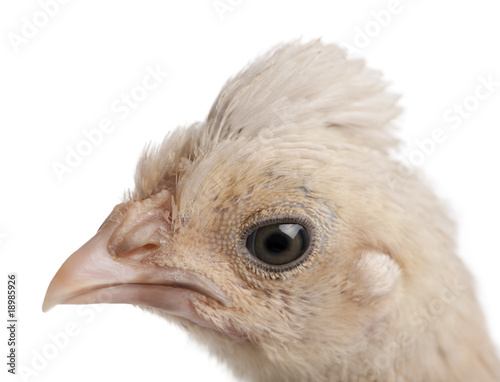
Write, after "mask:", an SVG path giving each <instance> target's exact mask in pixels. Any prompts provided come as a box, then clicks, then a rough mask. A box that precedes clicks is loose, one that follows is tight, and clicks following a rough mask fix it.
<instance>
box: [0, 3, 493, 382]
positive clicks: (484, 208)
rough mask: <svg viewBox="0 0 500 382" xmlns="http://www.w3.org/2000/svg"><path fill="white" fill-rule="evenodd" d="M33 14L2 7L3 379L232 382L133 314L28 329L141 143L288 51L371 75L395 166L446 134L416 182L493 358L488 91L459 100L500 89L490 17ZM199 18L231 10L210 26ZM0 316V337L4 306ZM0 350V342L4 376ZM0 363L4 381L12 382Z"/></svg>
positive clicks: (101, 7)
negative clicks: (437, 208)
mask: <svg viewBox="0 0 500 382" xmlns="http://www.w3.org/2000/svg"><path fill="white" fill-rule="evenodd" d="M46 3H49V0H41V1H9V2H6V1H4V2H2V3H1V5H0V26H1V32H2V35H3V38H2V40H1V43H0V132H1V133H0V134H1V135H0V171H1V172H0V174H1V189H0V193H1V194H0V196H1V197H0V235H1V236H0V240H1V242H0V267H1V272H0V273H1V276H0V277H1V279H2V281H1V282H0V293H2V294H3V293H5V295H6V292H5V290H6V283H7V280H6V274H7V272H17V275H18V280H19V284H18V285H19V290H18V296H19V299H18V303H19V317H20V321H19V327H18V336H19V346H18V351H19V357H18V367H19V366H20V365H23V366H25V367H26V368H30V369H32V370H33V372H34V373H35V372H36V375H32V376H29V377H26V378H24V380H28V381H51V382H57V381H66V380H71V381H75V382H78V381H88V380H98V381H104V380H115V381H136V380H155V381H162V380H163V381H197V380H207V381H211V380H213V381H215V380H217V381H233V380H234V379H233V378H232V377H231V376H230V373H229V372H228V371H226V370H225V368H224V367H223V366H222V365H219V364H217V362H216V361H215V360H213V359H211V358H210V356H209V355H208V354H207V353H206V352H205V351H204V349H201V348H198V347H197V345H195V344H193V343H192V342H190V340H189V339H188V337H187V336H186V335H185V334H184V333H183V332H182V331H181V330H179V329H177V328H176V327H173V326H171V325H170V324H169V323H166V322H164V321H163V320H161V319H159V318H157V317H155V316H152V315H149V314H146V313H144V312H143V311H141V310H140V309H137V308H134V307H132V306H118V305H113V306H99V307H96V308H92V307H86V309H87V310H85V311H83V312H78V311H77V309H76V307H73V306H58V307H56V308H55V309H53V310H52V311H50V312H49V313H45V314H43V313H42V312H41V304H42V300H43V297H44V294H45V290H46V288H47V286H48V284H49V282H50V280H51V278H52V276H53V275H54V273H55V272H56V271H57V269H58V268H59V266H60V265H61V264H62V262H63V261H64V260H65V259H66V257H67V256H68V255H70V254H71V253H72V252H73V251H74V250H76V249H77V248H78V247H79V246H80V245H81V244H83V243H84V242H85V241H86V240H87V239H88V238H90V237H91V236H92V235H93V234H94V233H95V231H96V230H97V228H98V227H99V226H100V224H101V222H102V221H103V219H104V218H105V217H106V216H107V215H108V213H109V212H110V211H111V209H112V207H113V206H114V205H115V204H116V203H118V202H120V200H121V196H122V194H123V191H124V190H125V189H127V188H129V187H132V185H133V183H132V182H133V173H134V169H135V162H136V160H137V158H138V155H139V154H140V152H141V150H142V149H143V147H144V145H145V143H147V142H148V141H150V140H153V141H156V142H158V141H159V140H160V139H162V137H163V136H164V135H165V134H166V132H167V131H168V130H169V129H173V128H175V127H176V126H178V125H185V124H189V123H191V122H194V121H197V120H201V119H203V118H204V117H205V116H206V113H207V112H208V110H209V107H210V105H211V103H212V102H213V100H214V98H215V97H216V95H217V93H218V91H219V89H220V87H221V86H222V85H223V83H224V82H225V81H226V79H227V78H228V77H229V76H231V75H233V74H235V73H236V72H237V71H238V70H239V69H240V68H241V67H242V66H243V65H245V64H246V63H247V62H248V61H250V60H251V59H253V58H254V57H256V56H257V55H258V54H261V53H263V52H265V51H266V50H267V49H268V48H270V47H272V46H274V45H275V44H277V43H279V42H283V41H289V40H292V39H295V38H300V37H302V38H303V40H304V41H307V40H310V39H312V38H317V37H321V38H322V39H323V40H324V41H325V42H337V43H347V44H350V45H351V46H353V47H356V43H357V45H358V48H360V49H357V52H355V53H354V54H355V55H356V56H362V57H365V58H366V59H367V61H368V64H369V65H370V66H371V67H374V68H377V69H380V70H382V71H383V72H384V73H385V77H386V78H387V80H389V81H390V82H391V83H392V89H393V90H394V91H396V92H399V93H401V94H402V95H403V97H402V99H401V105H402V106H403V107H404V108H405V113H404V114H403V116H402V117H401V118H400V119H399V121H398V124H399V125H400V126H401V128H402V136H403V137H404V139H405V140H407V141H408V142H409V145H408V149H407V152H408V153H411V152H412V150H416V149H418V146H417V145H416V144H415V140H423V139H426V138H429V137H430V136H431V134H432V131H433V130H434V129H436V128H443V129H444V130H445V131H446V134H447V140H446V141H445V142H443V143H439V144H436V145H435V148H434V150H433V152H431V153H430V154H429V155H428V156H426V159H425V160H424V161H423V162H424V163H423V164H422V165H421V166H420V167H422V168H423V169H424V171H425V172H426V173H427V175H428V177H429V178H430V179H431V181H432V182H433V183H434V186H435V188H436V189H437V191H438V193H439V194H440V195H441V196H442V197H443V198H445V199H446V200H448V201H449V205H450V208H451V210H452V211H453V214H454V216H455V217H456V219H457V220H458V222H459V227H460V229H459V250H460V255H461V256H462V258H463V259H464V260H465V262H466V263H467V264H468V266H469V267H470V269H471V270H472V272H473V273H474V275H475V276H476V279H477V287H478V294H479V298H480V300H481V303H482V305H483V307H484V310H485V312H486V316H487V320H488V324H489V328H490V329H491V332H492V335H493V337H494V339H495V342H496V344H497V345H498V344H500V308H499V304H498V302H499V299H498V292H499V290H500V277H499V276H498V270H499V266H500V249H499V245H498V237H499V234H500V232H499V228H500V224H499V223H498V221H499V216H500V202H499V199H498V196H499V195H500V183H499V182H498V178H499V176H498V174H499V164H500V150H498V145H499V138H500V133H499V127H500V114H499V112H498V111H499V109H500V108H499V106H500V94H499V93H500V87H499V86H496V87H495V88H494V89H493V91H492V94H490V96H489V97H488V99H485V100H481V101H479V102H478V103H477V105H476V104H474V100H473V99H470V97H473V96H474V93H475V89H476V87H477V86H478V84H479V83H480V82H479V80H478V78H479V77H480V76H482V77H483V78H485V79H487V78H488V76H492V78H493V79H494V80H496V81H497V82H498V81H500V49H499V46H500V44H499V36H500V23H499V22H498V15H499V14H500V12H499V9H498V7H497V2H496V1H494V0H491V1H486V0H475V1H452V0H441V1H431V0H419V1H417V0H414V1H410V0H401V1H400V2H399V6H398V7H396V9H397V11H399V12H398V13H396V14H392V16H391V18H390V20H389V19H388V18H387V17H386V18H385V19H381V18H380V16H376V15H381V13H380V11H381V10H384V9H385V10H387V9H388V7H389V1H352V2H347V1H343V2H340V1H337V2H333V1H294V2H290V1H284V0H280V1H273V2H270V1H264V0H248V1H246V0H242V1H236V0H223V1H219V2H213V1H212V0H206V1H184V2H183V1H175V2H174V1H171V2H166V1H153V0H149V1H140V2H139V1H135V2H132V1H123V0H122V1H119V0H114V1H111V0H108V1H105V2H104V1H97V0H87V1H69V2H68V3H67V4H64V5H59V9H56V10H54V8H52V11H51V13H52V15H51V16H44V15H43V14H40V12H45V14H47V11H43V10H42V6H41V4H46ZM214 3H219V4H233V5H229V7H230V8H231V10H230V11H227V12H225V13H224V14H223V15H222V17H221V16H220V15H219V14H218V13H217V11H216V10H215V8H214ZM373 11H375V12H376V13H372V12H373ZM382 14H383V13H382ZM377 19H378V21H377ZM33 21H35V22H36V23H38V25H41V26H40V27H39V28H37V31H35V32H33V30H31V32H32V34H34V35H33V36H31V37H29V38H26V40H23V42H22V43H19V40H17V41H18V44H16V43H13V42H12V41H14V40H15V35H17V36H21V37H22V36H23V31H24V32H25V33H27V29H28V32H29V28H27V27H26V26H25V25H26V23H27V22H28V23H29V22H33ZM374 23H378V24H377V25H378V26H377V25H376V24H374ZM43 24H46V25H43ZM381 24H385V25H381ZM360 31H361V32H360ZM363 31H367V32H369V34H371V36H367V37H364V38H363V37H362V36H361V33H364V32H363ZM13 36H14V37H13ZM13 39H14V40H13ZM360 43H364V45H365V46H363V47H361V46H360ZM157 65H159V67H160V68H161V69H162V70H163V71H165V72H168V76H167V77H166V78H165V79H164V80H163V81H162V82H161V84H160V85H159V86H158V87H157V89H155V90H152V91H149V92H148V93H147V94H146V96H145V99H144V100H143V101H142V102H141V103H140V104H139V105H138V106H137V107H136V108H135V109H134V110H132V112H131V113H130V115H129V116H128V117H127V118H120V117H121V116H123V115H120V114H118V113H116V112H114V111H113V110H112V109H111V106H112V104H113V102H115V100H117V99H119V97H120V94H121V93H129V92H130V91H131V89H133V88H134V87H135V86H136V85H140V84H141V82H142V79H143V77H144V76H145V75H146V73H147V72H146V68H147V67H148V66H150V67H152V68H155V67H156V66H157ZM467 97H469V98H467ZM464 100H467V101H465V102H470V105H472V106H473V107H474V109H475V110H474V111H472V112H471V113H470V116H469V117H467V118H463V119H462V120H461V126H460V127H459V128H458V129H455V130H452V129H451V128H450V127H451V124H450V123H449V122H447V121H445V120H443V113H445V112H447V110H448V109H449V108H450V107H453V105H454V104H455V103H458V104H461V103H463V102H464ZM104 118H111V119H112V120H113V121H114V122H115V124H116V128H115V130H114V131H113V132H111V133H108V134H105V135H104V137H103V140H102V142H101V143H100V144H98V145H96V146H94V147H93V150H92V153H91V154H90V155H88V156H86V157H84V158H83V159H82V163H81V164H79V165H78V166H76V167H75V168H74V169H73V170H72V172H70V173H66V174H64V175H63V177H62V180H61V181H60V180H59V179H58V177H57V176H56V174H55V172H54V170H53V168H52V165H53V162H60V163H63V164H64V162H65V157H66V155H67V150H68V147H70V148H75V147H76V145H78V144H79V142H81V141H82V140H83V139H84V138H85V137H84V135H83V130H84V129H86V130H91V129H95V128H97V127H98V125H99V122H100V121H101V120H102V119H104ZM414 155H416V154H414ZM0 300H2V301H4V302H3V303H2V304H1V305H2V308H1V309H0V312H1V313H0V317H1V319H2V320H4V317H5V315H6V310H5V307H6V302H5V301H6V298H5V297H2V298H0ZM97 308H99V310H101V311H99V312H97V311H96V310H95V309H97ZM68 323H69V324H70V325H73V326H74V327H75V328H76V329H75V330H76V331H77V332H78V334H77V335H76V336H74V337H72V338H71V339H70V340H68V341H67V343H63V344H62V345H60V346H59V347H58V348H55V347H54V346H55V345H54V344H53V341H52V340H51V339H50V335H59V336H61V335H60V333H62V332H64V330H65V328H66V326H67V325H68ZM0 326H1V327H2V328H3V327H4V323H3V321H2V324H1V325H0ZM4 338H5V339H6V338H7V331H6V330H4V329H2V334H0V339H1V340H0V349H1V351H0V354H1V355H2V360H3V359H4V353H5V352H6V351H7V345H6V341H4ZM54 349H55V351H54ZM44 352H45V353H46V354H49V355H50V357H51V358H52V359H49V360H46V362H43V361H42V360H41V359H40V356H37V354H39V353H42V354H43V353H44ZM45 358H46V357H45ZM1 364H2V365H1V366H0V375H1V377H0V379H1V380H2V381H4V380H6V379H4V378H5V376H6V375H7V376H8V377H10V375H8V374H7V373H6V365H5V363H4V361H2V362H1ZM9 380H23V379H22V378H21V377H19V376H16V377H12V378H9Z"/></svg>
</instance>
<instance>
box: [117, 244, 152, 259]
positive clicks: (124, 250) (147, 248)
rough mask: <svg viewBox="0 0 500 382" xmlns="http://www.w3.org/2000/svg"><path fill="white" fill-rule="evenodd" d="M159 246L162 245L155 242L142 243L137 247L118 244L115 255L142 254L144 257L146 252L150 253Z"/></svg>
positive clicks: (131, 255) (130, 255)
mask: <svg viewBox="0 0 500 382" xmlns="http://www.w3.org/2000/svg"><path fill="white" fill-rule="evenodd" d="M120 244H121V243H120ZM159 247H160V246H159V245H158V244H154V243H148V244H144V245H141V246H140V247H136V248H131V247H130V246H128V245H118V247H116V248H115V256H117V257H133V256H138V255H140V256H141V257H142V256H143V255H146V254H149V253H151V252H153V251H156V250H157V249H158V248H159Z"/></svg>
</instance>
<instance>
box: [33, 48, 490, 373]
mask: <svg viewBox="0 0 500 382" xmlns="http://www.w3.org/2000/svg"><path fill="white" fill-rule="evenodd" d="M386 87H387V86H386V84H385V82H384V81H383V80H382V79H381V75H380V74H379V73H378V72H375V71H372V70H370V69H367V68H366V66H365V64H364V62H363V61H362V60H353V59H348V58H347V57H346V54H345V53H344V51H343V50H342V49H340V48H338V47H336V46H334V45H327V44H323V43H322V42H320V41H313V42H310V43H300V42H292V43H289V44H285V45H281V46H279V47H277V48H275V49H273V50H272V51H271V52H269V53H267V54H265V55H264V56H263V57H261V58H259V59H257V60H256V61H255V62H253V63H252V64H251V65H249V66H248V67H246V68H245V69H244V70H243V71H241V72H240V73H239V74H238V75H237V76H235V77H234V78H232V79H231V80H230V81H228V82H227V84H226V85H225V86H224V87H223V89H222V91H221V93H220V95H219V96H218V98H217V100H216V101H215V103H214V105H213V107H212V109H211V110H210V112H209V115H208V117H207V119H206V120H205V121H204V122H202V123H196V124H194V125H192V126H189V127H186V128H180V129H177V130H175V131H174V132H172V133H170V134H169V135H167V137H166V138H165V140H164V141H163V143H162V144H161V145H159V146H158V147H153V148H152V147H149V148H147V149H146V150H145V152H144V154H143V156H142V157H141V158H140V160H139V163H138V166H137V171H136V177H135V189H134V190H133V191H131V192H129V194H128V196H127V197H126V198H125V199H126V200H125V201H124V202H123V203H121V204H119V205H117V206H116V207H115V208H114V210H113V211H112V212H111V214H110V215H109V217H108V218H107V219H106V221H105V222H104V223H103V224H102V226H101V228H100V229H99V231H98V232H97V234H96V235H95V236H94V237H93V238H92V239H90V240H89V241H88V242H87V243H86V244H85V245H83V246H82V247H81V248H80V249H79V250H78V251H76V252H75V253H74V254H73V255H71V256H70V257H69V258H68V259H67V260H66V262H65V263H64V264H63V265H62V267H61V268H60V269H59V271H58V272H57V274H56V275H55V277H54V279H53V280H52V282H51V284H50V286H49V288H48V291H47V295H46V297H45V301H44V303H43V310H44V311H47V310H49V309H51V308H52V307H54V306H55V305H57V304H90V303H129V304H134V305H138V306H141V307H143V308H144V309H146V310H149V311H153V312H156V313H157V314H159V315H161V316H164V317H165V318H167V319H169V320H172V321H175V322H177V323H178V324H180V325H181V326H182V327H184V328H185V329H186V330H187V331H189V332H190V333H191V334H192V336H193V337H194V338H196V339H197V340H199V341H201V342H203V343H205V344H207V345H208V347H209V349H210V350H211V351H212V352H213V354H215V355H216V356H217V357H218V358H220V359H221V360H223V361H224V362H226V363H227V364H228V365H229V367H230V368H231V369H232V370H233V371H234V373H235V374H236V375H237V376H239V377H241V378H242V379H244V380H249V381H274V382H275V381H315V382H322V381H360V382H361V381H383V382H392V381H432V382H439V381H454V382H459V381H463V382H470V381H481V382H488V381H500V364H499V360H498V357H497V355H496V350H495V348H494V346H493V344H492V342H491V340H490V338H489V336H488V333H487V331H486V329H485V324H484V319H483V316H482V313H481V309H480V307H479V306H478V303H477V301H476V298H475V294H474V289H473V281H472V279H471V276H470V275H469V273H468V271H467V270H466V269H465V267H464V265H463V264H462V262H461V261H460V259H459V258H458V257H457V255H456V253H455V252H456V248H455V241H454V223H453V222H452V221H451V220H450V218H449V217H448V216H447V214H446V211H445V209H444V208H443V206H442V204H441V202H440V201H439V200H438V199H437V198H436V196H435V195H434V194H433V192H432V191H430V190H429V188H428V187H427V186H426V185H425V182H423V181H422V179H421V178H420V175H418V174H407V173H405V174H404V176H403V175H402V172H401V167H400V166H401V165H400V163H399V162H398V161H397V160H396V159H395V157H394V155H393V153H394V152H395V150H396V149H397V147H398V143H399V142H398V139H397V138H395V136H394V134H393V122H392V120H393V119H394V118H395V117H396V116H397V115H398V113H399V109H398V107H397V106H396V103H397V99H398V97H397V96H395V95H392V94H390V93H389V92H387V90H386ZM394 179H396V180H397V181H396V182H395V181H394ZM150 341H151V342H153V341H154V339H151V340H150Z"/></svg>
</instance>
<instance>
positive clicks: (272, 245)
mask: <svg viewBox="0 0 500 382" xmlns="http://www.w3.org/2000/svg"><path fill="white" fill-rule="evenodd" d="M287 246H288V241H287V239H286V237H285V235H280V234H274V235H271V236H270V237H268V238H267V240H266V248H267V249H268V250H269V251H271V252H274V253H279V252H282V251H284V250H285V249H286V247H287Z"/></svg>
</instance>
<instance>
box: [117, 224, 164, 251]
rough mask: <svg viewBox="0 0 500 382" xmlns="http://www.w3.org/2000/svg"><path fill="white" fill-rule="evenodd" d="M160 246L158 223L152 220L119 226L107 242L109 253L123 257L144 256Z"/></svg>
mask: <svg viewBox="0 0 500 382" xmlns="http://www.w3.org/2000/svg"><path fill="white" fill-rule="evenodd" d="M159 247H160V237H159V234H158V225H157V224H155V223H152V222H149V223H147V224H137V225H135V226H132V227H130V226H129V227H119V228H118V229H117V231H115V233H114V234H113V236H112V237H111V239H110V241H109V243H108V250H109V253H110V254H112V255H113V256H117V257H121V258H125V257H132V256H138V255H140V256H141V257H144V255H148V254H150V253H151V252H153V251H155V250H157V249H158V248H159Z"/></svg>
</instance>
